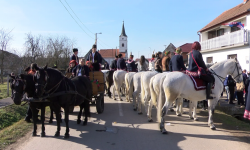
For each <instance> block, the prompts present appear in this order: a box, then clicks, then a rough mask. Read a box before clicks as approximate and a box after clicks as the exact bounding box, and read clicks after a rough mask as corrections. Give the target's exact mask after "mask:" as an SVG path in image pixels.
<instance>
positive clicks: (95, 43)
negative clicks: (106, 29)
mask: <svg viewBox="0 0 250 150" xmlns="http://www.w3.org/2000/svg"><path fill="white" fill-rule="evenodd" d="M97 34H102V32H100V33H95V45H97Z"/></svg>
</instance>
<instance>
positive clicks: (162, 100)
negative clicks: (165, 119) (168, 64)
mask: <svg viewBox="0 0 250 150" xmlns="http://www.w3.org/2000/svg"><path fill="white" fill-rule="evenodd" d="M165 78H166V76H163V77H162V78H161V81H160V93H159V96H158V108H157V120H158V122H160V121H161V116H162V107H163V104H164V103H165V93H164V89H163V82H164V80H165Z"/></svg>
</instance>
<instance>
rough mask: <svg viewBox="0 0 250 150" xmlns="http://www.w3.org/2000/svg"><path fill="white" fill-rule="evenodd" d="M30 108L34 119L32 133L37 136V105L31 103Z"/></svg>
mask: <svg viewBox="0 0 250 150" xmlns="http://www.w3.org/2000/svg"><path fill="white" fill-rule="evenodd" d="M30 109H31V112H32V120H33V133H32V136H37V134H36V130H37V125H36V123H37V110H36V107H35V106H34V105H33V104H32V103H30Z"/></svg>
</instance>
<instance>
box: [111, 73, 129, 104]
mask: <svg viewBox="0 0 250 150" xmlns="http://www.w3.org/2000/svg"><path fill="white" fill-rule="evenodd" d="M126 73H127V72H126V71H123V70H117V71H115V72H114V74H113V80H114V88H113V98H114V100H116V98H115V90H116V91H117V93H118V97H119V99H120V100H121V101H122V99H121V93H120V89H121V87H122V86H123V84H124V82H125V75H126Z"/></svg>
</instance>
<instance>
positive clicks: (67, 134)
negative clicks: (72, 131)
mask: <svg viewBox="0 0 250 150" xmlns="http://www.w3.org/2000/svg"><path fill="white" fill-rule="evenodd" d="M64 115H65V119H64V120H65V124H66V132H65V134H64V138H65V139H67V138H69V105H66V106H64ZM59 125H60V123H59Z"/></svg>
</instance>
